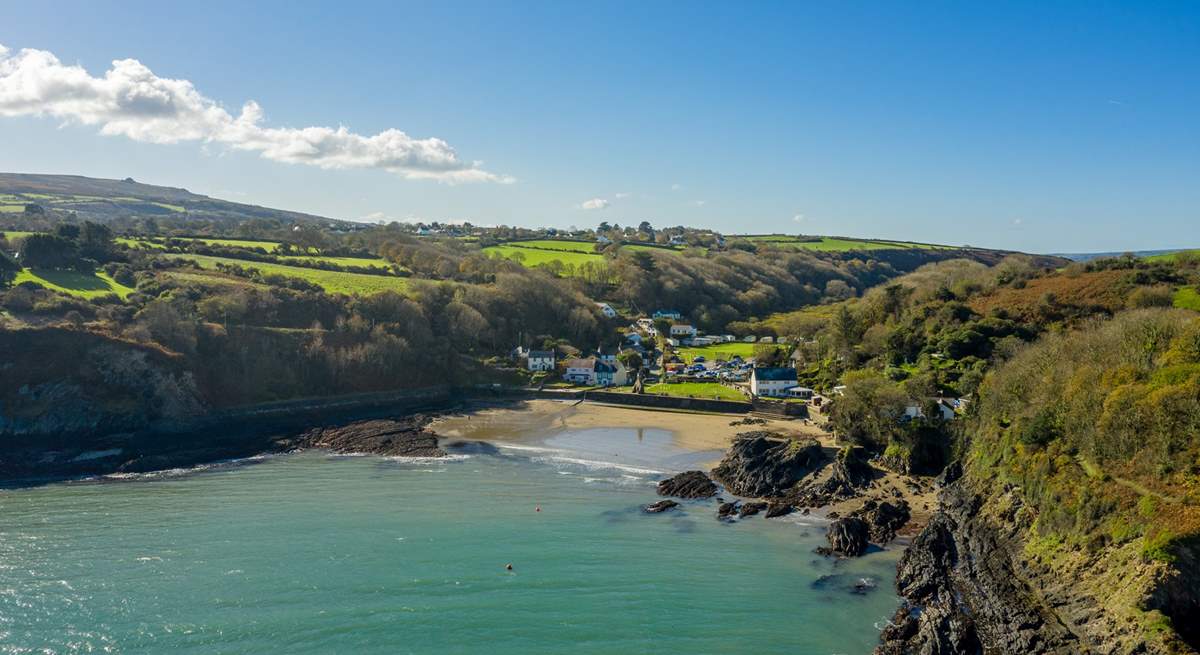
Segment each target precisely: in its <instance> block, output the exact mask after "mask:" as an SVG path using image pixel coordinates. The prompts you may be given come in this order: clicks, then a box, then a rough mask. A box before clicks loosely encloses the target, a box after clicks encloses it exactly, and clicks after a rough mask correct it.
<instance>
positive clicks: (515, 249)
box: [483, 242, 604, 267]
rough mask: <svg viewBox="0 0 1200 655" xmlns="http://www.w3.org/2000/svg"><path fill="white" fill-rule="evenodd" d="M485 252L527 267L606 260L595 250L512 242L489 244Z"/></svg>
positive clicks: (574, 264) (575, 264)
mask: <svg viewBox="0 0 1200 655" xmlns="http://www.w3.org/2000/svg"><path fill="white" fill-rule="evenodd" d="M553 243H558V242H553ZM483 252H484V253H486V254H488V255H499V256H501V257H504V258H506V259H513V260H520V262H521V264H523V265H524V266H526V267H533V266H538V265H540V264H548V263H550V262H553V261H559V262H562V263H563V264H571V265H572V266H579V265H580V264H585V263H587V262H603V261H604V256H603V255H597V254H596V253H593V252H580V251H556V250H542V249H540V248H528V247H523V246H515V245H511V244H504V245H500V246H489V247H487V248H484V249H483Z"/></svg>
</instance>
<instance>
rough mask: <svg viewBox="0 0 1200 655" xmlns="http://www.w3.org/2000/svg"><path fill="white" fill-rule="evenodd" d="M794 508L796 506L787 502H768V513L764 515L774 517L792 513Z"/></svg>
mask: <svg viewBox="0 0 1200 655" xmlns="http://www.w3.org/2000/svg"><path fill="white" fill-rule="evenodd" d="M792 509H794V508H793V507H792V506H791V505H789V504H787V503H779V502H771V503H768V504H767V513H766V514H765V515H764V516H765V517H766V518H769V519H773V518H775V517H776V516H785V515H787V514H791V513H792Z"/></svg>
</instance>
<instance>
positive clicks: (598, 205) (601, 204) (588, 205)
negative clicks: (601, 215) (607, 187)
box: [579, 198, 609, 209]
mask: <svg viewBox="0 0 1200 655" xmlns="http://www.w3.org/2000/svg"><path fill="white" fill-rule="evenodd" d="M608 205H609V202H608V200H606V199H604V198H592V199H591V200H584V201H583V203H582V204H580V205H579V208H580V209H604V208H605V207H608Z"/></svg>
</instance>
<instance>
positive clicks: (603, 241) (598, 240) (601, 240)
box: [596, 234, 612, 246]
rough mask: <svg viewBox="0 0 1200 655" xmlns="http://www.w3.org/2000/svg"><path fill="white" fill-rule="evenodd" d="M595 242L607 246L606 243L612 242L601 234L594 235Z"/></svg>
mask: <svg viewBox="0 0 1200 655" xmlns="http://www.w3.org/2000/svg"><path fill="white" fill-rule="evenodd" d="M596 243H598V244H600V245H602V246H607V245H608V244H610V243H612V239H610V238H608V237H606V236H604V235H603V234H601V235H600V236H598V237H596Z"/></svg>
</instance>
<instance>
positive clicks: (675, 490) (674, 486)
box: [658, 471, 717, 498]
mask: <svg viewBox="0 0 1200 655" xmlns="http://www.w3.org/2000/svg"><path fill="white" fill-rule="evenodd" d="M658 495H660V496H675V497H676V498H711V497H713V496H715V495H717V485H716V483H714V482H713V481H712V480H710V479H709V478H708V476H707V475H705V474H704V472H703V471H684V472H683V473H680V474H679V475H676V476H674V477H671V478H667V479H666V480H663V481H662V482H659V483H658Z"/></svg>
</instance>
